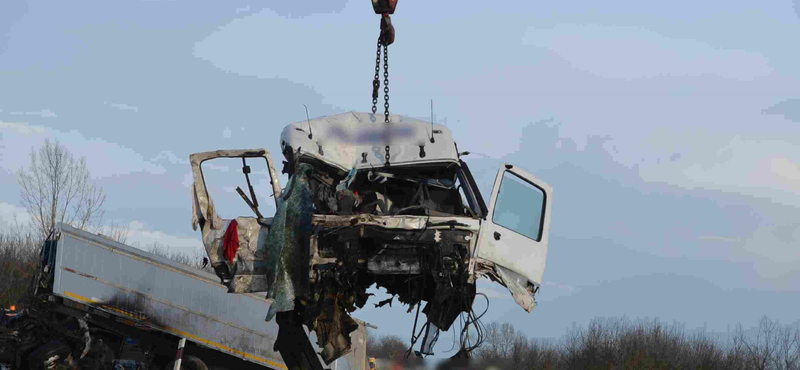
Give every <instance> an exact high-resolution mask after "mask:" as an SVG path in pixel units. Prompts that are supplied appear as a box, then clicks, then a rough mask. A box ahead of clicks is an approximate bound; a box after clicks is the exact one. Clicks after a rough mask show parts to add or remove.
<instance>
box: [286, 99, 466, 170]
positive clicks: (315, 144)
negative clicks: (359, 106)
mask: <svg viewBox="0 0 800 370" xmlns="http://www.w3.org/2000/svg"><path fill="white" fill-rule="evenodd" d="M386 147H389V153H388V154H389V163H390V165H392V166H403V165H415V164H426V163H443V162H444V163H447V162H455V163H457V162H458V151H457V148H456V144H455V142H454V141H453V136H452V133H451V132H450V129H448V128H447V127H445V126H442V125H439V124H435V123H431V122H426V121H423V120H419V119H416V118H411V117H407V116H401V115H390V116H389V123H386V122H384V116H383V115H382V114H372V113H365V112H347V113H341V114H335V115H331V116H324V117H319V118H314V119H307V120H303V121H299V122H294V123H291V124H289V125H288V126H286V127H285V128H284V129H283V132H282V133H281V149H282V150H283V151H284V152H286V150H287V148H290V149H291V150H292V151H293V152H294V154H295V155H298V154H299V155H300V156H308V157H312V158H314V159H317V160H320V161H322V162H325V163H328V164H330V165H332V166H334V167H337V168H339V169H341V170H350V169H352V168H357V169H358V168H371V167H379V166H384V165H385V164H386V161H387V158H386V154H387V153H386Z"/></svg>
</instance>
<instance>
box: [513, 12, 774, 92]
mask: <svg viewBox="0 0 800 370" xmlns="http://www.w3.org/2000/svg"><path fill="white" fill-rule="evenodd" d="M523 40H524V43H525V44H528V45H533V46H539V47H543V48H546V49H549V50H551V51H553V52H555V53H557V54H558V55H560V56H561V57H562V58H564V59H565V60H566V61H567V62H568V63H570V64H571V65H572V66H573V67H575V68H578V69H580V70H583V71H587V72H590V73H592V74H595V75H598V76H601V77H607V78H622V79H628V78H644V77H654V76H700V75H714V76H719V77H722V78H728V79H734V80H752V79H754V78H757V77H761V76H765V75H767V74H769V73H770V72H771V70H772V68H771V67H770V65H769V61H768V59H767V58H766V57H764V56H762V55H760V54H757V53H753V52H748V51H744V50H726V49H721V48H717V47H714V46H712V45H709V44H706V43H703V42H701V41H697V40H688V39H687V40H685V39H674V38H669V37H666V36H663V35H660V34H658V33H655V32H652V31H650V30H647V29H643V28H635V27H617V26H600V25H578V24H561V25H558V26H555V27H553V28H535V27H531V28H529V29H528V30H527V32H526V33H525V36H524V39H523Z"/></svg>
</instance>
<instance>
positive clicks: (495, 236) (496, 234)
mask: <svg viewBox="0 0 800 370" xmlns="http://www.w3.org/2000/svg"><path fill="white" fill-rule="evenodd" d="M494 240H500V233H498V232H497V231H495V232H494Z"/></svg>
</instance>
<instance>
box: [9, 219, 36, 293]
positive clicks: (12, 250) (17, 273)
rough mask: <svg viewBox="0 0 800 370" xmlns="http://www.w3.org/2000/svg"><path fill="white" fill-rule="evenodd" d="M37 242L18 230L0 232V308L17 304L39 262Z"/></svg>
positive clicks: (33, 237) (34, 238)
mask: <svg viewBox="0 0 800 370" xmlns="http://www.w3.org/2000/svg"><path fill="white" fill-rule="evenodd" d="M38 244H39V240H38V238H37V237H35V236H33V235H31V234H30V233H24V232H21V231H19V230H14V231H6V232H0V308H8V307H9V306H11V305H13V304H16V303H18V302H19V299H20V298H21V297H22V296H23V294H25V291H26V290H27V289H28V286H29V285H30V283H31V281H32V280H33V277H34V274H36V266H37V262H38V260H39V245H38Z"/></svg>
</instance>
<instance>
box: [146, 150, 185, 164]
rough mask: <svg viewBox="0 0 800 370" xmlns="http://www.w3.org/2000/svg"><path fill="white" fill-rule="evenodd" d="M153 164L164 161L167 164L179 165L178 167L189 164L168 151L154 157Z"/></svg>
mask: <svg viewBox="0 0 800 370" xmlns="http://www.w3.org/2000/svg"><path fill="white" fill-rule="evenodd" d="M152 161H153V162H160V161H166V162H167V163H169V164H180V165H187V164H189V160H188V159H184V158H180V157H178V156H177V155H175V153H173V152H171V151H169V150H162V151H161V152H159V153H158V155H156V156H155V157H153V160H152Z"/></svg>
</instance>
